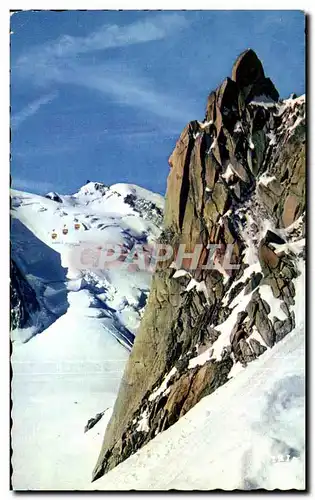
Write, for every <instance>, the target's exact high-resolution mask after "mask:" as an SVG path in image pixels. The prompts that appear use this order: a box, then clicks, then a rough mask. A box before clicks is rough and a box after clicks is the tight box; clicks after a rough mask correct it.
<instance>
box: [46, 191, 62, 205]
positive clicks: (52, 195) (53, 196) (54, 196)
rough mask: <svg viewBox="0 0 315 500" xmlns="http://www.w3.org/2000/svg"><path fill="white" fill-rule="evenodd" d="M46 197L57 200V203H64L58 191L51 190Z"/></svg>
mask: <svg viewBox="0 0 315 500" xmlns="http://www.w3.org/2000/svg"><path fill="white" fill-rule="evenodd" d="M45 198H49V199H50V200H53V201H56V202H57V203H62V199H61V198H60V196H59V194H58V193H55V192H51V193H47V194H46V195H45Z"/></svg>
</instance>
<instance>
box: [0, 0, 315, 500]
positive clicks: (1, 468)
mask: <svg viewBox="0 0 315 500" xmlns="http://www.w3.org/2000/svg"><path fill="white" fill-rule="evenodd" d="M219 5H220V7H221V9H225V10H227V9H231V10H233V9H234V10H235V9H237V10H242V9H248V10H253V2H252V0H251V1H249V0H241V1H238V2H237V4H236V3H235V2H233V1H225V2H224V3H223V2H220V3H219ZM217 6H218V2H211V3H210V2H207V1H205V0H199V1H198V0H194V2H192V1H191V0H190V1H187V0H181V1H179V0H159V1H156V0H151V1H150V3H149V2H145V1H143V0H133V1H129V0H120V1H117V0H107V1H106V2H104V1H100V0H89V1H88V2H87V1H86V0H73V1H70V0H67V1H65V0H62V1H61V0H53V1H52V0H49V1H45V0H31V1H29V0H16V1H8V0H2V2H1V4H0V50H1V79H0V82H1V89H0V103H1V108H0V113H1V114H0V116H1V130H0V140H1V146H0V154H1V164H0V165H1V166H0V190H1V191H0V204H1V205H0V217H1V236H2V238H1V243H2V245H1V246H0V251H1V255H0V257H1V259H0V263H1V270H0V279H1V296H0V300H1V302H0V303H1V314H0V320H1V328H0V339H1V347H0V355H1V360H0V370H1V372H0V386H1V403H2V404H1V412H0V415H1V425H0V432H1V436H0V443H1V448H0V449H1V454H0V458H1V462H0V492H1V494H2V495H1V498H4V499H6V498H9V497H11V496H12V494H13V493H12V492H9V491H8V490H9V468H8V459H9V432H8V429H9V383H10V381H9V356H8V349H9V347H8V346H9V338H8V330H9V328H8V327H9V314H8V312H9V290H8V284H9V245H8V234H9V217H8V207H9V202H8V175H9V174H8V171H9V161H8V160H9V50H8V47H9V10H10V9H12V10H20V9H22V10H32V9H39V10H46V9H47V10H48V9H71V10H76V9H89V10H103V9H104V10H105V9H112V10H116V9H128V10H135V9H146V10H147V9H148V7H150V9H165V10H183V9H185V10H186V9H187V10H201V9H202V10H208V9H209V10H210V9H214V8H215V7H217ZM313 8H314V7H313V1H312V2H311V1H310V0H308V1H303V2H292V1H290V0H287V1H284V0H283V1H278V2H275V1H274V0H264V2H259V3H255V10H260V9H261V10H268V9H270V10H278V9H279V10H281V9H283V10H288V9H292V10H297V9H299V10H303V11H305V12H306V13H307V14H309V15H311V14H312V12H313ZM311 24H312V20H310V22H309V29H310V28H311ZM310 34H311V33H309V65H310V74H309V81H310V82H312V85H311V86H310V88H309V89H308V96H307V98H308V99H310V97H311V95H313V93H312V90H313V83H314V81H315V78H314V66H313V64H312V61H313V57H312V55H313V54H314V50H313V41H312V40H311V38H310ZM209 50H210V49H209ZM308 111H309V115H310V116H309V120H310V122H311V123H312V124H313V112H312V110H311V105H309V107H308ZM309 135H310V134H309ZM309 139H310V148H309V158H308V172H309V183H310V184H309V188H310V192H309V200H310V206H309V211H308V215H309V230H311V226H313V224H312V217H313V214H315V200H314V198H315V192H314V179H315V173H314V172H315V163H314V144H315V140H314V141H313V142H312V140H311V137H309ZM312 172H313V173H312ZM313 236H314V231H312V236H311V237H310V236H309V240H310V241H309V244H310V245H311V243H313V241H311V238H313ZM311 248H312V252H309V261H308V266H309V271H310V276H309V281H310V285H311V284H312V283H313V282H314V278H315V276H314V258H313V257H312V254H314V245H311ZM312 299H313V294H312V293H311V292H310V304H309V307H310V313H312V309H314V307H313V308H312ZM313 326H314V324H313V315H312V314H311V324H310V325H309V338H308V343H309V344H308V345H309V346H310V345H311V354H310V355H309V361H310V368H311V364H312V363H314V360H315V356H314V354H315V353H314V346H315V341H314V339H313V340H312V338H311V337H312V336H313V335H314V332H315V329H314V328H313ZM311 361H312V362H311ZM313 375H314V370H312V377H311V390H314V380H313ZM308 382H309V383H310V381H308ZM313 401H314V398H313V399H312V403H313ZM309 403H310V402H309ZM312 406H313V404H312ZM311 410H313V407H312V408H311ZM311 413H312V419H313V420H314V412H313V411H312V412H311ZM310 423H311V419H310ZM310 437H311V436H310ZM70 466H71V464H70ZM314 469H315V468H314V463H313V460H312V459H311V468H310V470H309V475H310V477H311V476H313V477H315V470H314ZM309 479H310V478H309ZM105 494H106V493H105ZM170 494H172V493H163V496H164V495H170ZM210 494H213V493H211V492H210ZM44 495H45V494H44V493H42V494H36V495H35V494H29V497H33V496H34V497H35V496H36V498H41V497H42V496H44ZM56 495H57V496H59V497H61V498H62V497H65V498H66V494H63V493H57V492H56ZM72 495H76V493H72ZM86 495H87V496H86V497H87V498H90V494H86ZM91 495H93V492H92V493H91ZM117 495H118V496H125V495H128V493H127V494H123V493H121V494H119V493H117ZM191 495H194V494H193V493H191ZM230 495H231V496H232V495H233V493H231V494H230ZM230 495H229V494H228V495H227V496H230ZM253 495H254V493H253ZM274 495H275V494H274V493H269V496H271V497H273V496H274ZM288 495H289V494H288ZM296 495H298V494H296ZM52 496H54V495H52ZM141 496H143V495H141ZM178 496H179V497H181V496H183V497H184V494H180V493H178V494H177V497H178ZM246 496H247V497H248V494H247V495H246ZM284 496H286V494H284ZM293 496H295V495H294V494H293ZM290 497H291V498H292V494H290ZM185 498H187V494H185Z"/></svg>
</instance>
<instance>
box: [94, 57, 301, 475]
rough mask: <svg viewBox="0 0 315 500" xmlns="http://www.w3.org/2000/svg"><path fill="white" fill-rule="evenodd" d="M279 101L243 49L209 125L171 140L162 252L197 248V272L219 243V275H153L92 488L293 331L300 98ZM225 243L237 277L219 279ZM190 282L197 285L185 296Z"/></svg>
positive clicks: (216, 97) (168, 271)
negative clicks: (235, 367)
mask: <svg viewBox="0 0 315 500" xmlns="http://www.w3.org/2000/svg"><path fill="white" fill-rule="evenodd" d="M278 97H279V96H278V92H277V90H276V89H275V87H274V85H273V83H272V82H271V81H270V80H269V79H268V78H266V77H265V74H264V70H263V67H262V64H261V62H260V61H259V59H258V57H257V55H256V54H255V53H254V52H253V51H252V50H248V51H246V52H244V53H243V54H241V55H240V56H239V58H238V59H237V61H236V62H235V64H234V66H233V70H232V75H231V78H226V79H225V80H224V82H223V83H222V84H221V85H220V86H219V87H218V88H217V89H216V90H215V91H213V92H211V93H210V95H209V98H208V102H207V107H206V117H205V120H204V121H203V122H199V121H197V120H195V121H193V122H190V123H189V124H188V125H187V126H186V127H185V129H184V130H183V132H182V134H181V136H180V138H179V140H178V141H177V144H176V146H175V149H174V151H173V153H172V155H171V157H170V159H169V164H170V173H169V177H168V183H167V194H166V208H165V215H164V226H165V228H164V231H163V233H162V235H161V238H160V242H161V243H169V244H171V245H172V246H173V248H174V249H175V254H176V250H177V249H178V246H179V245H180V244H185V245H186V252H191V251H192V250H193V249H194V248H195V245H196V244H199V245H201V247H202V251H201V254H200V255H201V256H200V261H199V264H204V263H206V262H207V261H208V258H209V257H211V254H210V252H211V250H210V249H209V245H214V244H215V245H217V250H216V251H215V253H214V256H213V261H215V262H216V264H217V266H216V268H215V269H212V270H209V269H204V268H202V267H201V265H199V266H198V268H197V269H195V270H189V274H186V275H183V276H181V277H174V274H175V270H174V269H173V268H172V266H171V267H170V264H171V263H172V260H173V259H170V261H169V262H164V263H163V264H162V265H161V266H160V267H159V268H158V269H157V271H156V273H155V275H154V276H153V280H152V287H151V293H150V297H149V300H148V303H147V306H146V311H145V314H144V317H143V320H142V323H141V327H140V330H139V332H138V334H137V337H136V340H135V343H134V347H133V349H132V352H131V355H130V358H129V361H128V363H127V366H126V369H125V373H124V376H123V380H122V383H121V386H120V390H119V394H118V397H117V400H116V403H115V407H114V412H113V416H112V418H111V420H110V422H109V425H108V427H107V430H106V434H105V438H104V443H103V447H102V450H101V453H100V456H99V459H98V462H97V465H96V468H95V470H94V473H93V478H94V479H97V478H98V477H100V476H101V475H103V474H104V473H105V472H106V471H108V470H110V469H112V468H113V467H114V466H115V465H117V464H118V463H119V462H121V461H123V460H125V459H126V458H127V457H128V456H130V455H131V454H132V453H134V452H135V451H136V450H137V449H139V448H140V447H141V446H143V445H144V444H146V443H147V442H148V441H149V440H150V439H152V438H153V437H154V436H155V435H156V434H157V433H159V432H161V431H162V430H164V429H166V428H167V427H169V426H170V425H172V424H173V423H174V422H176V421H177V420H178V419H179V418H180V416H182V415H184V414H185V413H186V412H187V411H188V410H189V409H190V408H192V407H193V406H194V405H195V404H196V403H197V402H198V401H199V400H200V399H201V398H202V397H204V396H206V395H208V394H210V393H211V392H213V391H215V390H216V389H217V388H218V387H220V386H221V385H222V384H224V383H225V382H226V381H227V380H228V377H229V372H230V370H231V368H232V367H233V365H234V364H235V363H241V364H242V365H243V366H246V365H247V364H248V363H250V362H252V361H253V360H255V359H256V358H257V357H258V356H260V355H262V354H263V352H264V351H265V350H266V349H267V348H272V347H273V345H274V344H275V343H276V342H278V341H279V340H281V339H282V338H283V337H284V336H285V335H286V334H287V333H288V332H290V331H291V330H292V329H293V328H294V325H295V317H294V311H293V306H294V304H295V301H296V297H295V293H296V292H295V286H294V280H295V279H296V278H297V277H298V275H299V271H298V266H297V259H298V258H299V255H300V258H303V248H302V247H303V245H302V247H301V250H300V251H299V252H300V253H298V252H296V253H294V252H292V251H290V250H288V247H287V246H286V245H285V244H284V243H290V244H291V245H293V246H294V245H295V244H296V242H297V241H300V242H301V241H302V238H304V236H305V222H304V212H305V100H304V99H303V98H297V99H290V100H288V101H285V102H283V103H278V102H277V101H278ZM265 222H268V224H267V226H266V224H265ZM270 227H272V230H271V229H270ZM228 245H230V247H229V248H230V249H231V252H230V259H229V262H230V263H231V264H234V265H236V264H237V266H238V267H237V268H234V269H231V268H230V269H228V270H226V269H224V265H223V264H224V261H223V254H224V252H225V251H226V249H227V248H228ZM279 245H280V248H279V247H278V246H279ZM281 245H282V247H281ZM250 255H254V260H253V262H251V263H249V260H250ZM185 262H186V261H185ZM185 266H186V264H183V265H182V266H181V268H182V269H183V268H185V269H186V270H188V264H187V266H186V267H185ZM192 279H194V280H195V281H196V282H197V283H199V284H200V285H202V287H201V288H199V289H198V288H197V287H196V286H192V287H187V285H188V284H190V283H191V282H192ZM192 283H193V282H192ZM274 303H276V304H277V306H279V308H275V307H274ZM235 308H238V309H236V311H237V312H236V314H235V313H234V312H233V311H234V310H235ZM279 310H280V311H281V315H280V313H279ZM278 316H279V317H278ZM231 318H233V321H232V320H231ZM225 322H226V323H225ZM222 325H223V326H222ZM224 325H225V326H224ZM225 329H226V330H225ZM223 331H224V332H225V333H224V335H225V337H224V339H226V340H225V344H224V343H223V344H222V342H221V343H220V340H221V338H222V337H221V335H223ZM221 345H223V346H224V347H223V348H222V347H219V346H221ZM143 422H145V424H144V423H143Z"/></svg>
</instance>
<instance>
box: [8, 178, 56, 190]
mask: <svg viewBox="0 0 315 500" xmlns="http://www.w3.org/2000/svg"><path fill="white" fill-rule="evenodd" d="M12 189H18V190H22V191H28V190H29V191H30V192H31V193H33V192H37V193H38V192H39V193H48V191H52V190H53V184H51V183H50V182H41V181H37V180H32V179H21V178H17V177H14V176H12Z"/></svg>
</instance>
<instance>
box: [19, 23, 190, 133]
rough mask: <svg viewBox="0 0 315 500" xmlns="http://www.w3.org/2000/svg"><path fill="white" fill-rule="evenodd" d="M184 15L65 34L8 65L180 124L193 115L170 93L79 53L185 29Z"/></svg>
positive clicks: (22, 74)
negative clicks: (87, 60)
mask: <svg viewBox="0 0 315 500" xmlns="http://www.w3.org/2000/svg"><path fill="white" fill-rule="evenodd" d="M188 24H189V22H188V20H187V18H186V17H185V15H183V14H179V13H169V14H160V15H156V14H155V15H154V16H152V15H151V16H149V17H147V18H146V19H143V20H140V21H137V22H135V23H132V24H128V25H124V26H117V25H110V26H102V27H101V28H99V29H98V30H97V31H94V32H93V33H90V34H89V35H87V36H86V37H75V36H70V35H63V36H61V37H59V38H58V39H56V40H54V41H52V42H50V43H46V44H44V45H41V46H40V47H39V46H36V47H33V48H32V49H30V50H29V51H28V52H27V53H25V54H24V55H22V56H20V57H19V58H18V59H17V62H16V64H13V66H12V70H13V71H16V75H19V76H20V77H23V78H28V79H30V80H31V81H32V83H37V84H39V85H46V84H52V83H55V84H72V85H80V86H82V87H86V88H89V89H93V90H98V91H99V92H101V93H103V94H105V95H106V96H107V97H109V98H110V99H112V100H114V101H116V102H118V103H121V104H124V105H128V106H132V107H135V108H139V109H143V110H145V111H146V112H151V113H153V114H154V115H156V116H158V117H160V118H166V119H169V120H172V121H173V122H176V123H184V122H186V121H187V119H190V118H191V117H193V116H194V114H193V113H189V110H188V109H186V112H185V110H184V109H183V106H182V103H181V102H178V100H177V99H176V98H175V97H174V96H171V95H169V96H168V95H166V94H165V93H164V92H163V93H162V92H159V91H158V90H157V89H155V88H154V82H149V81H147V80H146V79H145V78H140V77H139V76H137V75H135V74H130V73H128V72H124V71H123V68H122V66H121V65H120V66H118V65H117V66H115V65H111V64H104V65H101V66H100V65H97V66H96V65H94V66H92V67H91V66H89V65H88V64H86V63H85V62H84V61H85V60H84V59H82V58H81V59H80V58H79V56H80V54H87V53H92V52H95V51H101V50H107V49H111V48H114V47H122V46H127V45H134V44H141V43H147V42H150V41H154V40H162V39H164V38H166V37H168V36H172V35H174V34H176V33H177V32H178V31H181V30H182V29H184V28H186V27H187V26H188Z"/></svg>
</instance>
